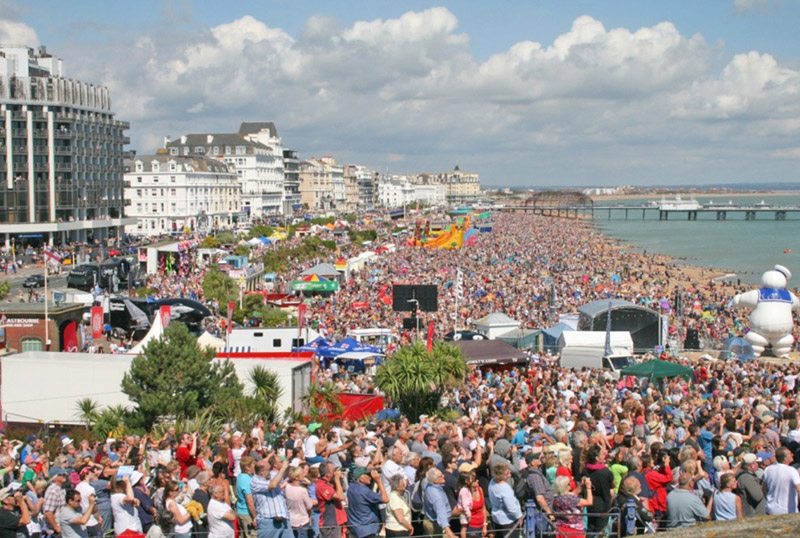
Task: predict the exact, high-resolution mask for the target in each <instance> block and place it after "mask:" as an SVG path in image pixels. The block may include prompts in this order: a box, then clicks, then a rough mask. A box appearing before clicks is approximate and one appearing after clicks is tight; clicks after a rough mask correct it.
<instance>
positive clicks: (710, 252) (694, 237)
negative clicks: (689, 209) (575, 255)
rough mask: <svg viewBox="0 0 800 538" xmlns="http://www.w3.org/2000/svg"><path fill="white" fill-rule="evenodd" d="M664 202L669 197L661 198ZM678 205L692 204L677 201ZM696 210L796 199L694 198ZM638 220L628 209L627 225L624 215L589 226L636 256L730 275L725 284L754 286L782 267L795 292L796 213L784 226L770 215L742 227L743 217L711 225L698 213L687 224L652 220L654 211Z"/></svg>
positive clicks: (798, 259) (798, 280) (799, 244)
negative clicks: (665, 258)
mask: <svg viewBox="0 0 800 538" xmlns="http://www.w3.org/2000/svg"><path fill="white" fill-rule="evenodd" d="M665 198H666V199H667V200H671V199H674V196H673V197H665ZM682 198H683V200H687V199H692V197H691V196H689V195H686V194H684V195H682ZM693 199H695V200H697V201H698V202H699V203H701V204H708V203H714V204H727V203H733V204H736V205H741V206H745V205H751V206H752V205H754V204H757V203H760V202H764V203H767V204H770V205H772V206H773V207H775V206H796V207H800V194H797V193H791V194H780V195H753V196H750V195H747V196H744V195H740V196H731V195H728V196H725V195H722V196H696V197H693ZM660 200H661V198H660V197H658V196H654V197H652V198H636V199H625V200H605V199H604V200H597V201H595V205H596V206H608V205H615V206H616V205H620V206H628V207H631V208H640V207H641V206H642V204H645V203H647V202H650V201H660ZM646 214H647V218H646V219H645V220H642V211H641V210H640V211H636V209H629V211H628V220H625V217H624V211H622V210H614V211H612V214H611V218H610V219H609V218H608V211H603V210H599V211H596V212H595V218H594V221H595V224H596V225H597V227H598V228H599V230H600V231H602V232H603V233H604V234H606V235H607V236H609V237H612V238H615V239H617V240H619V241H620V243H621V244H623V245H630V246H631V247H633V248H636V249H637V250H640V251H646V252H654V253H658V254H664V255H667V256H671V257H673V258H675V259H676V260H677V262H678V263H685V264H687V265H695V266H700V267H709V268H714V269H718V270H721V271H724V272H726V273H735V275H736V276H733V277H730V280H733V281H736V280H740V281H741V282H745V283H752V284H757V283H759V282H760V279H761V274H762V273H763V272H764V271H767V270H769V269H771V268H772V267H773V266H774V265H775V264H781V265H783V266H785V267H787V268H788V269H789V270H790V271H792V273H794V275H796V276H794V278H793V279H792V280H790V281H789V286H790V287H798V286H800V212H797V213H788V214H787V216H786V220H785V221H776V220H774V219H775V217H774V214H773V213H767V214H763V215H762V214H756V220H754V221H746V220H745V217H744V213H742V214H736V213H730V212H729V213H728V214H727V220H724V221H718V220H716V213H715V212H711V213H698V216H697V220H696V221H689V220H688V218H687V215H686V213H685V212H679V213H673V214H671V215H670V219H671V220H667V221H660V220H658V211H657V210H648V211H647V212H646Z"/></svg>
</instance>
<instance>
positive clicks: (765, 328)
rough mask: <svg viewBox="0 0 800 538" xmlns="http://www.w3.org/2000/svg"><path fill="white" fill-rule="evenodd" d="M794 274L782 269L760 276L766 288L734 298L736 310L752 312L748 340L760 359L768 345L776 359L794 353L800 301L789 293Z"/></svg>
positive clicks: (778, 268)
mask: <svg viewBox="0 0 800 538" xmlns="http://www.w3.org/2000/svg"><path fill="white" fill-rule="evenodd" d="M790 278H792V273H791V272H790V271H789V270H788V269H787V268H786V267H784V266H782V265H776V266H775V269H774V270H772V271H767V272H766V273H764V274H763V275H761V284H762V285H763V287H762V288H761V289H757V290H750V291H748V292H747V293H740V294H739V295H737V296H736V297H734V298H733V304H734V306H740V307H745V308H751V309H752V310H753V311H752V312H751V313H750V331H749V332H748V333H747V334H746V335H745V338H746V339H747V340H748V341H749V342H750V343H751V344H753V351H754V352H755V356H756V357H760V356H761V354H762V353H763V352H764V348H765V347H766V346H767V344H772V352H773V353H774V354H775V356H776V357H786V356H788V354H789V351H791V349H792V344H793V343H794V336H792V328H793V325H794V323H793V319H792V310H800V300H798V299H797V297H795V295H794V294H793V293H792V292H790V291H789V290H787V289H786V282H787V281H788V280H789V279H790Z"/></svg>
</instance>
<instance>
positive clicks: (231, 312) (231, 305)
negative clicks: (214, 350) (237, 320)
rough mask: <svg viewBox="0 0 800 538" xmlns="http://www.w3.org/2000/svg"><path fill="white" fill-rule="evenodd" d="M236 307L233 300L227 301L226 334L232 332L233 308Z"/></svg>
mask: <svg viewBox="0 0 800 538" xmlns="http://www.w3.org/2000/svg"><path fill="white" fill-rule="evenodd" d="M234 308H236V303H234V302H233V301H231V302H229V303H228V334H231V333H232V332H233V324H232V321H233V309H234Z"/></svg>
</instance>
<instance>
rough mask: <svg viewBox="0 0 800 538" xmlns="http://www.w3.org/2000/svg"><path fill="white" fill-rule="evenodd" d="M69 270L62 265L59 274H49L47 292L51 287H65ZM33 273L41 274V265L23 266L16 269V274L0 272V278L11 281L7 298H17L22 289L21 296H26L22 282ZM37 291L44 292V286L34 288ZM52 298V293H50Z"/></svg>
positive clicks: (25, 289)
mask: <svg viewBox="0 0 800 538" xmlns="http://www.w3.org/2000/svg"><path fill="white" fill-rule="evenodd" d="M68 271H69V268H68V267H64V268H63V270H62V274H61V275H60V276H59V275H51V276H50V278H48V279H47V290H48V292H49V291H50V290H52V289H53V288H66V287H67V272H68ZM33 274H37V275H39V274H42V268H41V267H23V268H22V269H21V270H19V271H17V274H13V273H10V274H8V275H4V274H2V273H0V280H7V281H8V282H10V283H11V292H10V293H9V294H8V298H9V299H11V300H15V301H16V300H18V299H19V297H20V295H19V292H20V291H22V297H24V298H25V299H27V298H28V289H27V288H23V287H22V283H23V282H24V281H25V279H26V278H28V277H29V276H30V275H33ZM34 290H35V291H36V292H37V293H44V288H43V287H42V288H34ZM50 297H51V299H52V294H51V295H50Z"/></svg>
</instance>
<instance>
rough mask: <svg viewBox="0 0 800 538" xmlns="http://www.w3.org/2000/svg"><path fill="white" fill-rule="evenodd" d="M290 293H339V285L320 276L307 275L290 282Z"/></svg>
mask: <svg viewBox="0 0 800 538" xmlns="http://www.w3.org/2000/svg"><path fill="white" fill-rule="evenodd" d="M292 291H339V283H338V282H336V281H335V280H328V279H326V278H324V277H322V276H320V275H308V276H305V277H303V278H302V279H300V280H293V281H292Z"/></svg>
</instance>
